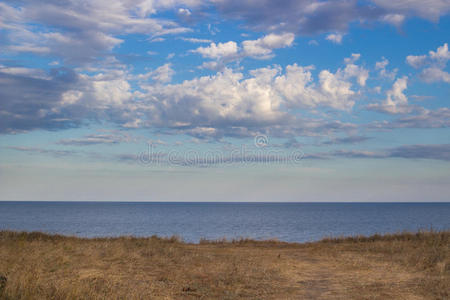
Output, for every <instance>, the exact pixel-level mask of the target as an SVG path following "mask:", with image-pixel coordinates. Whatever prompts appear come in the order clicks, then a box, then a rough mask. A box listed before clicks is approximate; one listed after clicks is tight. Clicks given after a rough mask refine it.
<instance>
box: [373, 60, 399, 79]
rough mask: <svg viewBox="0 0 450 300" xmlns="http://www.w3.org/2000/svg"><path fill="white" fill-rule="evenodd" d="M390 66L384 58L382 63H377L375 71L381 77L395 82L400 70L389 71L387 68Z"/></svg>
mask: <svg viewBox="0 0 450 300" xmlns="http://www.w3.org/2000/svg"><path fill="white" fill-rule="evenodd" d="M388 64H389V60H387V59H386V58H384V57H382V59H381V61H377V62H376V63H375V70H377V71H378V73H379V75H380V76H381V77H384V78H388V79H390V80H394V79H395V77H396V75H397V72H398V69H393V70H392V71H389V70H388V69H387V68H386V67H387V65H388Z"/></svg>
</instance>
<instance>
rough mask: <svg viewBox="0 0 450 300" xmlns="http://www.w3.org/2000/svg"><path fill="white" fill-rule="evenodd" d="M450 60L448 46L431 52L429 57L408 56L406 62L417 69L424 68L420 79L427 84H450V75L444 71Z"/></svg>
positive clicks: (445, 45)
mask: <svg viewBox="0 0 450 300" xmlns="http://www.w3.org/2000/svg"><path fill="white" fill-rule="evenodd" d="M449 60H450V51H448V44H447V43H445V44H444V45H442V46H440V47H438V48H437V50H436V51H432V50H431V51H429V52H428V55H419V56H415V55H408V56H407V57H406V62H407V63H408V64H409V65H410V66H412V67H414V68H416V69H420V68H424V67H426V68H424V69H423V70H422V72H421V74H420V77H421V78H422V80H423V81H425V82H446V83H448V82H450V74H449V73H448V72H447V71H445V70H444V69H445V68H446V67H447V62H448V61H449Z"/></svg>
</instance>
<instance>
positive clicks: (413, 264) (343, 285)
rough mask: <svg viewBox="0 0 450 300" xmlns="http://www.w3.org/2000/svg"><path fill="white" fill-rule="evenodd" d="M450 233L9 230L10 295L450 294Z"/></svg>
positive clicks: (5, 247)
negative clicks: (296, 239)
mask: <svg viewBox="0 0 450 300" xmlns="http://www.w3.org/2000/svg"><path fill="white" fill-rule="evenodd" d="M449 254H450V231H442V232H418V233H401V234H393V235H383V236H379V235H375V236H371V237H350V238H337V239H324V240H322V241H320V242H314V243H306V244H293V243H283V242H277V241H253V240H237V241H201V243H200V244H188V243H183V242H181V241H180V240H178V239H177V238H168V239H163V238H158V237H149V238H133V237H120V238H96V239H82V238H76V237H65V236H60V235H48V234H43V233H35V232H34V233H23V232H20V233H18V232H10V231H0V299H449V297H450V291H449V289H450V255H449Z"/></svg>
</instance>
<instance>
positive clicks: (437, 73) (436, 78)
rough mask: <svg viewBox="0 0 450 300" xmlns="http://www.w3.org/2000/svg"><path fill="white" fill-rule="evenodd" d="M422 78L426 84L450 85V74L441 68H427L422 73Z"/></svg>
mask: <svg viewBox="0 0 450 300" xmlns="http://www.w3.org/2000/svg"><path fill="white" fill-rule="evenodd" d="M421 77H422V78H423V80H424V81H425V82H440V81H442V82H446V83H450V73H448V72H446V71H443V70H441V69H439V68H426V69H424V70H423V71H422V74H421Z"/></svg>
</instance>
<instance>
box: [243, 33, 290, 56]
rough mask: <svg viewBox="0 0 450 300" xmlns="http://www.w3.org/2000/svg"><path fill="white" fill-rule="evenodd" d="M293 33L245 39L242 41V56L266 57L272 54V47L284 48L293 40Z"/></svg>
mask: <svg viewBox="0 0 450 300" xmlns="http://www.w3.org/2000/svg"><path fill="white" fill-rule="evenodd" d="M294 38H295V36H294V34H292V33H284V34H269V35H266V36H264V37H262V38H259V39H257V40H247V41H243V42H242V48H243V54H242V55H243V56H250V57H255V58H268V57H271V55H272V50H273V49H279V48H285V47H289V46H291V45H292V43H293V42H294Z"/></svg>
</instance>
